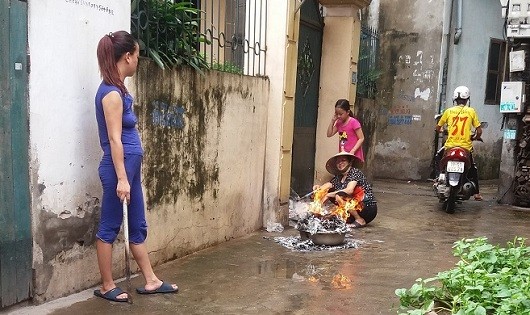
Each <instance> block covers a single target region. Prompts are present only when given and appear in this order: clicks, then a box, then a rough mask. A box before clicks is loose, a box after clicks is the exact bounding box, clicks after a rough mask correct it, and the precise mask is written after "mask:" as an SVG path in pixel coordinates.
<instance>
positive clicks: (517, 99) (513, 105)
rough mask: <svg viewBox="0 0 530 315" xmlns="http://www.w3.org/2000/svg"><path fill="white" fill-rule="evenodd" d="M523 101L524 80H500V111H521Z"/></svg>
mask: <svg viewBox="0 0 530 315" xmlns="http://www.w3.org/2000/svg"><path fill="white" fill-rule="evenodd" d="M524 102H525V94H524V82H502V86H501V106H500V111H501V113H521V112H522V111H523V107H524Z"/></svg>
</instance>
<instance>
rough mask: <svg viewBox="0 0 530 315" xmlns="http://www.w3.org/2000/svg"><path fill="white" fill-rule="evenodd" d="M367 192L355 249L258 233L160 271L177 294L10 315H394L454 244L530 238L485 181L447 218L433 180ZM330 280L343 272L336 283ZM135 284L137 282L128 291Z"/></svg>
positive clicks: (84, 299) (524, 217) (81, 296)
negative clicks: (316, 247)
mask: <svg viewBox="0 0 530 315" xmlns="http://www.w3.org/2000/svg"><path fill="white" fill-rule="evenodd" d="M373 186H374V190H375V195H376V199H377V201H378V207H379V213H378V216H377V218H376V219H375V220H374V221H373V222H372V223H371V224H370V225H369V226H368V227H366V228H363V229H359V230H355V231H354V232H353V235H352V237H353V238H354V239H356V240H361V241H363V242H364V244H362V245H361V246H360V247H359V248H357V249H348V250H341V251H319V252H296V251H291V250H289V249H287V248H284V247H282V246H281V245H279V244H277V243H275V242H274V241H273V240H272V238H273V237H274V236H289V235H298V231H296V230H294V229H293V228H288V229H286V230H285V231H284V232H282V233H268V232H266V231H259V232H256V233H254V234H252V235H249V236H247V237H244V238H241V239H235V240H231V241H229V242H226V243H224V244H221V245H218V246H215V247H212V248H209V249H206V250H203V251H200V252H198V253H195V254H192V255H189V256H187V257H183V258H180V259H177V260H175V261H173V262H169V263H166V264H164V265H162V266H159V267H157V268H156V271H157V274H158V275H159V277H160V278H161V279H164V280H167V281H174V282H176V283H177V284H178V285H179V287H180V292H179V293H178V294H166V295H152V296H140V295H138V294H136V293H133V299H134V304H132V305H130V304H126V303H113V302H108V301H106V300H103V299H100V298H96V297H94V296H93V295H92V290H93V289H92V290H87V291H84V292H81V293H78V294H75V295H73V296H70V297H66V298H63V299H59V300H56V301H52V302H49V303H46V304H43V305H39V306H26V307H17V308H15V309H12V310H9V311H8V312H7V313H8V314H12V315H17V314H39V315H40V314H54V315H63V314H69V315H70V314H76V315H83V314H128V315H134V314H360V315H361V314H362V315H370V314H396V310H397V306H398V305H399V301H398V298H397V297H396V296H395V295H394V291H395V289H397V288H410V286H411V285H412V284H413V283H414V280H415V279H417V278H420V277H422V278H427V277H431V276H434V275H436V273H437V272H439V271H442V270H447V269H449V268H452V267H453V265H454V263H455V262H456V260H457V259H456V258H455V257H453V255H452V251H451V246H452V244H453V242H454V241H457V240H460V239H462V238H472V237H478V236H486V237H488V238H489V240H490V241H491V242H492V243H495V244H501V245H502V246H504V245H506V242H507V241H511V240H513V238H514V237H515V236H521V237H526V238H529V237H530V228H529V225H530V211H529V210H527V209H523V208H517V207H513V206H505V205H498V204H497V202H496V199H495V196H496V193H497V187H496V186H495V185H494V184H492V183H481V189H482V194H483V196H484V197H485V198H484V201H480V202H479V201H473V200H470V201H465V202H463V203H462V204H460V205H457V210H456V213H455V214H453V215H449V214H447V213H445V212H443V211H442V210H441V207H440V206H441V205H440V204H439V203H438V201H437V199H436V198H435V197H434V194H433V193H432V190H431V184H430V183H424V182H422V183H419V182H401V181H375V182H374V185H373ZM94 263H96V262H95V261H94ZM337 276H344V277H343V278H342V279H343V281H342V282H341V283H338V285H337V283H334V282H333V279H334V277H337ZM141 280H142V279H140V278H139V277H136V278H134V279H133V280H132V283H133V287H136V286H141V285H142V281H141ZM119 285H121V287H122V288H124V289H125V288H126V284H125V283H124V282H123V283H120V284H119ZM0 313H1V312H0Z"/></svg>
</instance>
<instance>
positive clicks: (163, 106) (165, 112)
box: [151, 101, 186, 129]
mask: <svg viewBox="0 0 530 315" xmlns="http://www.w3.org/2000/svg"><path fill="white" fill-rule="evenodd" d="M152 108H153V111H152V112H151V123H152V124H153V126H161V127H170V128H176V129H184V113H185V112H186V109H184V107H182V106H178V105H169V104H167V103H164V102H162V101H154V102H153V103H152Z"/></svg>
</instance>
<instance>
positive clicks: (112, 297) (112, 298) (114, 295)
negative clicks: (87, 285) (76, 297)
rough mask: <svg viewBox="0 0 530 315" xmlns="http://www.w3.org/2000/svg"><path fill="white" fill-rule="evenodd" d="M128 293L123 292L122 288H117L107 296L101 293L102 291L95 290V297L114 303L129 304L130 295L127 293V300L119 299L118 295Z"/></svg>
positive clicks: (106, 293) (107, 293)
mask: <svg viewBox="0 0 530 315" xmlns="http://www.w3.org/2000/svg"><path fill="white" fill-rule="evenodd" d="M123 293H127V292H125V291H123V290H122V289H121V288H120V287H115V288H114V289H112V290H109V291H107V292H105V294H103V293H101V290H94V295H95V296H97V297H100V298H103V299H105V300H109V301H113V302H128V301H129V293H127V298H125V299H118V295H120V294H123Z"/></svg>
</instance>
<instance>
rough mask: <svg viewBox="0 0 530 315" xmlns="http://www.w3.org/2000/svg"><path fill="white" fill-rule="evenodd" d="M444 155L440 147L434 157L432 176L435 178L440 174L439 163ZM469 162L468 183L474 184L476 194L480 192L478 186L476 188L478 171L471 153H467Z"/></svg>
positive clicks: (443, 150)
mask: <svg viewBox="0 0 530 315" xmlns="http://www.w3.org/2000/svg"><path fill="white" fill-rule="evenodd" d="M444 153H445V148H444V147H442V148H441V149H440V150H438V152H436V155H435V156H434V174H435V175H436V176H435V178H437V177H438V175H439V174H440V161H441V160H442V158H443V156H444ZM469 161H470V162H471V168H470V169H469V171H468V172H467V178H469V180H470V181H472V182H473V183H474V184H475V187H476V188H477V192H476V193H477V194H478V193H479V192H480V189H479V186H478V169H477V164H475V161H474V160H473V153H471V152H469Z"/></svg>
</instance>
